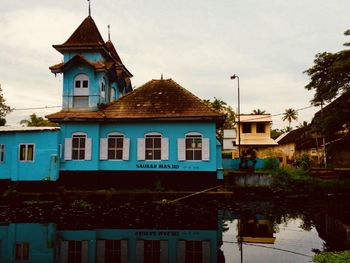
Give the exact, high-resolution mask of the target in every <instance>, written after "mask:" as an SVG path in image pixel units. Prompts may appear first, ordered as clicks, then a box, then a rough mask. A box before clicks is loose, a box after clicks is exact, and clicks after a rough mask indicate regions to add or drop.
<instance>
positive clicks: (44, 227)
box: [0, 223, 56, 263]
mask: <svg viewBox="0 0 350 263" xmlns="http://www.w3.org/2000/svg"><path fill="white" fill-rule="evenodd" d="M55 235H56V227H55V225H54V224H37V223H21V224H9V225H6V226H5V225H3V226H1V227H0V244H1V247H0V251H1V253H0V262H2V263H12V262H28V263H48V262H53V259H54V255H55V254H54V245H55V238H56V236H55ZM23 242H25V243H29V260H26V261H15V253H14V251H15V244H16V243H19V244H20V243H23Z"/></svg>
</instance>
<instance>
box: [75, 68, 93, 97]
mask: <svg viewBox="0 0 350 263" xmlns="http://www.w3.org/2000/svg"><path fill="white" fill-rule="evenodd" d="M78 83H79V85H77V84H78ZM73 88H74V96H79V95H80V96H81V95H88V94H89V89H90V79H89V76H88V75H86V74H84V73H80V74H78V75H76V76H75V77H74V80H73Z"/></svg>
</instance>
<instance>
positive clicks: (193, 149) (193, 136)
mask: <svg viewBox="0 0 350 263" xmlns="http://www.w3.org/2000/svg"><path fill="white" fill-rule="evenodd" d="M199 138H200V142H195V141H194V140H195V139H199ZM188 140H192V142H191V143H190V144H191V147H188ZM193 144H200V146H198V147H193ZM188 152H192V154H191V156H192V158H188ZM198 152H199V153H200V155H198V156H200V158H197V157H196V153H198ZM202 160H203V135H202V134H200V133H195V132H192V133H187V134H185V161H202Z"/></svg>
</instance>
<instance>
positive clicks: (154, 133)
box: [145, 132, 162, 137]
mask: <svg viewBox="0 0 350 263" xmlns="http://www.w3.org/2000/svg"><path fill="white" fill-rule="evenodd" d="M152 135H160V136H162V134H161V133H159V132H148V133H145V137H146V136H152Z"/></svg>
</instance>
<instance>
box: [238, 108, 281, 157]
mask: <svg viewBox="0 0 350 263" xmlns="http://www.w3.org/2000/svg"><path fill="white" fill-rule="evenodd" d="M236 122H237V126H238V120H236ZM271 123H272V118H271V114H261V115H257V114H241V115H240V122H239V132H238V133H237V135H238V136H237V137H236V145H239V146H240V147H237V149H234V150H233V158H238V156H239V153H238V148H240V151H241V156H244V155H245V154H247V153H250V152H254V154H255V155H256V156H255V157H257V158H267V157H270V156H271V152H273V148H274V147H275V146H277V145H278V144H277V142H276V141H275V140H273V139H272V138H271V135H270V132H271ZM239 137H240V138H239Z"/></svg>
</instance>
